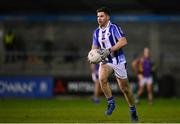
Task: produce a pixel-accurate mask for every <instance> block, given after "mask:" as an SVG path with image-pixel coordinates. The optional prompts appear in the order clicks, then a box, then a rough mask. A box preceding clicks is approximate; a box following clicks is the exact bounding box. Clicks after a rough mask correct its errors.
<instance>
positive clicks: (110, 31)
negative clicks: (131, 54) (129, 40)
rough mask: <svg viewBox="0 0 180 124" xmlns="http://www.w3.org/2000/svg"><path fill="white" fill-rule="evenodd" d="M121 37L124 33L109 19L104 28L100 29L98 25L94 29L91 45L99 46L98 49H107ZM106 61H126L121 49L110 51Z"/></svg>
mask: <svg viewBox="0 0 180 124" xmlns="http://www.w3.org/2000/svg"><path fill="white" fill-rule="evenodd" d="M122 37H125V35H124V33H123V32H122V30H121V28H120V27H119V26H117V25H116V24H113V23H111V22H110V21H109V23H108V25H107V27H106V28H104V29H101V28H100V27H99V28H97V29H96V30H95V31H94V34H93V45H94V46H97V47H99V48H100V49H108V48H111V47H112V46H114V45H115V44H116V43H117V42H118V39H119V38H122ZM106 61H107V62H108V63H113V64H118V63H126V58H125V55H124V54H123V50H122V49H119V50H117V51H115V52H112V53H111V54H110V55H109V56H108V57H107V58H106Z"/></svg>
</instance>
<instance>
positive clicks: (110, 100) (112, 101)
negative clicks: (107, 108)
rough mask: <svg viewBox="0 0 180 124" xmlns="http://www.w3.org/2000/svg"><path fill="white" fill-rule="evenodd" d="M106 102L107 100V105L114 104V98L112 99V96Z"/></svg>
mask: <svg viewBox="0 0 180 124" xmlns="http://www.w3.org/2000/svg"><path fill="white" fill-rule="evenodd" d="M107 100H108V103H109V104H111V103H114V98H113V96H111V97H109V98H108V99H107Z"/></svg>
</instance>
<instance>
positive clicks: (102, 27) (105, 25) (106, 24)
mask: <svg viewBox="0 0 180 124" xmlns="http://www.w3.org/2000/svg"><path fill="white" fill-rule="evenodd" d="M108 24H109V21H107V22H106V23H105V24H104V25H101V26H100V28H101V29H105V28H106V27H107V26H108Z"/></svg>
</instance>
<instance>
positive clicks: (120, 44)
mask: <svg viewBox="0 0 180 124" xmlns="http://www.w3.org/2000/svg"><path fill="white" fill-rule="evenodd" d="M126 44H127V40H126V38H125V37H122V38H120V39H118V42H117V43H116V45H114V46H113V47H111V52H114V51H117V50H119V49H120V48H122V47H124V46H126Z"/></svg>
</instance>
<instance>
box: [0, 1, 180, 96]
mask: <svg viewBox="0 0 180 124" xmlns="http://www.w3.org/2000/svg"><path fill="white" fill-rule="evenodd" d="M101 6H107V7H109V8H110V9H111V13H112V16H111V21H112V22H114V23H117V24H118V25H120V26H121V28H122V29H123V31H124V32H125V34H126V36H127V40H128V46H127V47H125V48H124V51H125V54H126V57H127V61H128V73H129V78H130V82H131V83H132V82H136V75H135V73H134V72H133V71H132V68H131V62H132V60H133V59H134V58H135V57H136V56H137V55H139V54H140V53H141V52H142V51H143V48H144V47H146V46H148V47H149V48H150V49H151V56H152V59H153V62H154V64H155V70H154V77H155V80H154V82H155V83H154V92H155V94H156V96H159V97H180V90H179V88H180V83H179V82H180V78H179V77H180V66H179V63H180V8H179V4H178V0H171V1H169V0H156V1H152V0H146V1H145V0H120V1H118V0H51V1H50V0H26V1H24V0H6V1H5V0H4V1H0V97H2V98H3V97H53V96H59V95H68V94H71V95H72V94H73V95H86V94H92V92H93V83H92V80H91V71H90V67H89V63H88V62H87V54H88V51H89V50H90V49H91V42H92V34H93V31H94V30H95V29H96V27H97V26H98V25H97V22H96V9H97V8H98V7H101ZM112 82H113V83H112V84H111V85H112V90H113V92H114V93H115V94H119V89H118V86H117V84H116V83H115V81H113V80H112Z"/></svg>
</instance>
